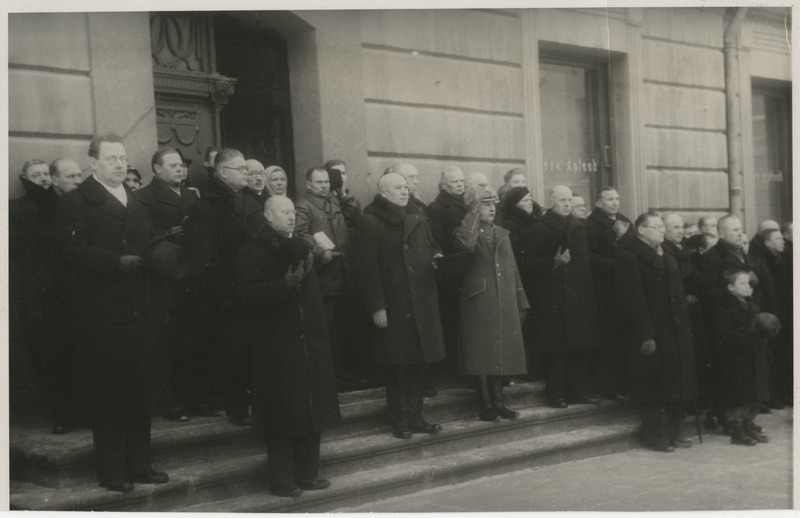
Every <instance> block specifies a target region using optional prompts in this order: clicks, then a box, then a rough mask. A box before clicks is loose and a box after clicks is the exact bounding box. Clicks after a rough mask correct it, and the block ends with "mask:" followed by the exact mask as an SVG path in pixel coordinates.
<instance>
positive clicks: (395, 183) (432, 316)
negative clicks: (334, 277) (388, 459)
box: [354, 173, 444, 439]
mask: <svg viewBox="0 0 800 518" xmlns="http://www.w3.org/2000/svg"><path fill="white" fill-rule="evenodd" d="M378 190H379V193H378V194H377V195H376V196H375V199H374V200H373V201H372V203H371V204H370V205H368V206H367V207H366V208H365V209H364V215H363V216H362V218H361V220H360V222H359V225H358V227H357V229H356V233H355V235H356V242H355V244H354V253H355V256H354V261H355V265H356V270H357V271H358V272H359V275H358V277H357V282H358V288H359V291H360V293H361V295H362V297H363V301H364V305H365V307H366V309H367V312H368V313H369V314H370V315H371V316H372V321H373V323H374V325H375V327H376V328H377V333H378V349H376V360H377V362H378V364H380V365H382V366H384V367H385V370H386V406H387V411H388V412H387V413H388V416H389V422H390V424H391V426H392V430H393V432H394V435H395V437H397V438H400V439H409V438H411V434H412V433H437V432H438V431H439V430H441V427H440V426H439V425H438V424H429V423H427V422H426V421H425V419H424V418H423V417H422V402H423V399H424V394H423V391H424V388H423V387H424V373H425V369H424V367H425V364H430V363H433V362H437V361H440V360H442V359H443V358H444V347H443V339H442V332H441V328H440V327H439V308H438V300H437V292H436V277H435V272H434V267H433V263H432V262H433V260H434V259H435V258H436V257H437V256H441V253H440V251H439V247H438V245H436V243H435V241H434V240H433V239H432V235H431V232H430V229H429V228H428V224H427V223H426V221H425V218H424V216H422V214H420V213H419V212H417V211H413V210H408V209H407V206H408V202H409V198H410V195H409V190H408V184H407V182H406V180H405V178H404V177H403V176H402V175H401V174H398V173H388V174H385V175H384V176H382V177H381V178H380V180H379V182H378Z"/></svg>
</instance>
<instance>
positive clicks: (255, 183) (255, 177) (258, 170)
mask: <svg viewBox="0 0 800 518" xmlns="http://www.w3.org/2000/svg"><path fill="white" fill-rule="evenodd" d="M245 165H246V166H247V188H248V189H250V190H252V191H253V192H254V193H255V194H256V195H257V197H258V199H259V200H261V202H262V204H263V202H264V201H266V199H267V194H268V193H267V191H266V187H267V173H266V172H265V170H264V165H263V164H262V163H261V162H259V161H258V160H255V159H253V158H250V159H248V160H245ZM262 206H263V205H262Z"/></svg>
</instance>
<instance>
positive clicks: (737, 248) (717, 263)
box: [698, 215, 778, 314]
mask: <svg viewBox="0 0 800 518" xmlns="http://www.w3.org/2000/svg"><path fill="white" fill-rule="evenodd" d="M717 229H718V231H719V242H717V244H716V245H714V247H713V248H711V250H709V251H708V252H706V253H705V254H703V255H702V256H701V258H700V261H699V263H698V269H699V270H700V271H701V272H702V273H703V274H704V275H705V276H706V277H708V279H709V280H710V281H711V282H712V283H713V286H714V289H715V291H716V293H717V295H721V294H724V293H725V292H726V291H727V288H726V286H727V283H726V281H725V277H724V274H725V271H726V270H732V269H741V270H745V271H746V272H748V274H749V275H750V280H751V284H752V285H753V302H755V303H756V305H757V306H758V307H759V308H763V310H764V311H767V312H769V313H773V314H777V311H778V308H777V300H776V298H775V285H774V284H773V281H772V275H770V273H769V268H767V265H766V264H765V263H764V261H763V260H762V259H761V258H759V257H755V256H752V255H750V254H747V253H745V252H744V250H742V248H741V245H742V222H741V221H740V220H739V218H737V217H736V216H732V215H727V216H723V217H722V218H720V219H719V222H718V223H717Z"/></svg>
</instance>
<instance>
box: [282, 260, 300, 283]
mask: <svg viewBox="0 0 800 518" xmlns="http://www.w3.org/2000/svg"><path fill="white" fill-rule="evenodd" d="M304 269H305V268H304V267H303V262H302V261H301V262H300V264H298V265H297V268H296V269H295V270H294V271H292V265H291V264H290V265H289V268H288V269H287V270H286V275H284V276H283V278H284V279H286V284H287V285H288V286H289V289H292V288H294V287H295V286H297V285H298V284H300V281H302V280H303V270H304Z"/></svg>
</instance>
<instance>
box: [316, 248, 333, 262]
mask: <svg viewBox="0 0 800 518" xmlns="http://www.w3.org/2000/svg"><path fill="white" fill-rule="evenodd" d="M331 261H333V252H331V251H330V250H325V252H323V254H322V255H321V256H319V262H320V264H330V262H331Z"/></svg>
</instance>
